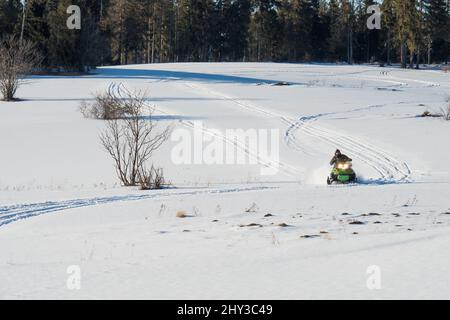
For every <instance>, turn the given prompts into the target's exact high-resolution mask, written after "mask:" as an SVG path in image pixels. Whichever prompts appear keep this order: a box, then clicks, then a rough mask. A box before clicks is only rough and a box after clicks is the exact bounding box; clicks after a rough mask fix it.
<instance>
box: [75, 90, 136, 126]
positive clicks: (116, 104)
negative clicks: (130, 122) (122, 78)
mask: <svg viewBox="0 0 450 320" xmlns="http://www.w3.org/2000/svg"><path fill="white" fill-rule="evenodd" d="M121 91H124V89H123V87H122V85H121V84H119V85H117V84H114V83H112V84H111V85H110V86H109V87H108V90H107V91H106V92H103V93H98V94H96V95H95V96H94V100H95V101H94V102H93V103H88V102H86V101H83V102H81V105H80V112H81V113H82V114H83V116H84V117H86V118H93V119H102V120H112V119H120V118H123V117H125V116H127V114H130V115H131V116H132V115H133V110H130V109H129V108H130V102H129V101H126V99H123V97H121ZM125 91H126V89H125ZM139 98H145V97H143V96H141V97H139Z"/></svg>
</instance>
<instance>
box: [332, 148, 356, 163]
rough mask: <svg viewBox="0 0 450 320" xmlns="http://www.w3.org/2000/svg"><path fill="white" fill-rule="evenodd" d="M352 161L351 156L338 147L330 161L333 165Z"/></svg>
mask: <svg viewBox="0 0 450 320" xmlns="http://www.w3.org/2000/svg"><path fill="white" fill-rule="evenodd" d="M347 161H352V159H351V158H349V157H347V156H346V155H345V154H342V153H341V150H339V149H337V150H336V152H335V153H334V157H333V159H331V161H330V165H331V166H336V165H337V164H338V163H341V162H347Z"/></svg>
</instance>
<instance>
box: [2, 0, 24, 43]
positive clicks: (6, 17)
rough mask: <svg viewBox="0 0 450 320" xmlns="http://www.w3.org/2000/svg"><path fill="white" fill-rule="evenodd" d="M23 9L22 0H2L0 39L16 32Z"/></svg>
mask: <svg viewBox="0 0 450 320" xmlns="http://www.w3.org/2000/svg"><path fill="white" fill-rule="evenodd" d="M21 9H22V4H21V3H20V0H0V39H2V38H3V37H5V36H6V35H8V34H12V33H13V32H14V29H15V26H16V24H17V23H18V21H19V19H20V16H21V13H22V11H21Z"/></svg>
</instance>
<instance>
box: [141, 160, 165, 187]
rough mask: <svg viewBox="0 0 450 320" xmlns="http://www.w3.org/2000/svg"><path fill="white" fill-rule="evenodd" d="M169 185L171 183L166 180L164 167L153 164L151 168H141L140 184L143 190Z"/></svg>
mask: <svg viewBox="0 0 450 320" xmlns="http://www.w3.org/2000/svg"><path fill="white" fill-rule="evenodd" d="M167 185H170V183H167V182H166V180H165V178H164V171H163V169H162V168H155V167H154V166H153V165H152V166H151V168H150V169H149V170H146V169H145V168H141V170H140V172H139V186H140V188H141V190H153V189H162V188H163V187H164V186H167Z"/></svg>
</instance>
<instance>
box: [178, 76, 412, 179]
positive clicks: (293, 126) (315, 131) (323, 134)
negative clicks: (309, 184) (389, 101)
mask: <svg viewBox="0 0 450 320" xmlns="http://www.w3.org/2000/svg"><path fill="white" fill-rule="evenodd" d="M185 85H186V86H188V87H190V88H193V89H196V90H199V89H200V90H203V91H205V92H206V93H207V94H209V95H212V96H215V97H220V98H223V99H226V100H227V101H230V102H233V103H235V104H236V105H238V106H240V107H242V108H244V109H247V110H249V111H251V112H258V113H260V114H262V115H263V116H266V117H269V118H279V119H280V120H281V121H282V122H283V123H286V124H287V125H288V129H287V130H286V133H285V142H286V143H287V144H288V145H290V146H291V147H293V148H294V149H295V150H298V151H301V152H304V153H307V154H309V151H308V150H307V148H306V147H305V146H304V145H302V144H300V143H299V142H298V141H297V140H296V138H295V132H296V131H301V132H303V133H305V134H306V135H308V136H310V137H312V138H316V139H319V140H321V141H323V142H325V143H327V144H330V145H332V146H333V147H339V148H342V149H345V150H347V151H348V152H349V153H350V154H352V155H353V157H355V158H357V159H359V160H360V161H362V162H364V163H365V164H367V165H368V166H370V167H372V168H373V169H374V170H376V171H377V172H378V174H379V175H380V179H370V180H369V181H367V182H369V183H371V182H375V183H397V182H408V181H409V177H410V175H411V170H410V168H409V166H408V164H407V163H406V162H404V161H401V160H398V159H397V158H396V157H394V156H392V155H390V154H388V153H387V152H384V151H383V150H382V149H381V148H379V147H376V146H374V144H373V143H369V142H366V141H364V140H362V139H359V138H354V137H350V136H349V135H348V134H345V133H340V132H337V131H334V130H330V129H325V128H323V127H321V126H318V125H317V124H315V123H314V122H316V121H317V120H318V119H320V118H321V117H324V116H327V115H333V113H330V114H317V115H312V116H309V117H302V118H300V119H297V120H296V119H293V118H292V117H289V116H286V115H282V114H279V113H277V112H274V111H272V110H267V109H265V108H263V107H260V106H255V105H254V104H251V103H248V102H246V101H243V100H241V99H238V98H235V97H231V96H229V95H226V94H222V93H220V92H216V91H213V90H211V89H209V88H206V87H204V86H201V85H197V84H192V83H186V84H185ZM383 106H384V105H371V106H367V107H360V108H357V109H355V110H350V111H344V112H343V113H349V112H352V111H361V110H366V109H371V108H380V107H383ZM289 169H291V170H292V168H289Z"/></svg>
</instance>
